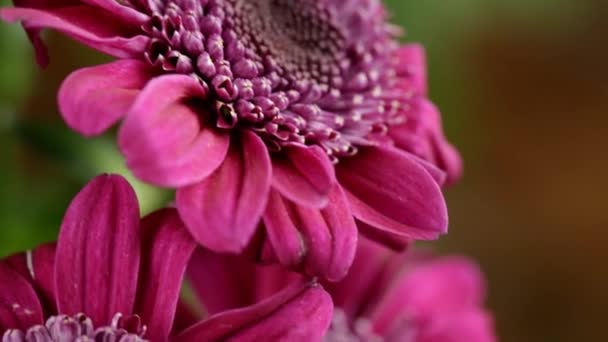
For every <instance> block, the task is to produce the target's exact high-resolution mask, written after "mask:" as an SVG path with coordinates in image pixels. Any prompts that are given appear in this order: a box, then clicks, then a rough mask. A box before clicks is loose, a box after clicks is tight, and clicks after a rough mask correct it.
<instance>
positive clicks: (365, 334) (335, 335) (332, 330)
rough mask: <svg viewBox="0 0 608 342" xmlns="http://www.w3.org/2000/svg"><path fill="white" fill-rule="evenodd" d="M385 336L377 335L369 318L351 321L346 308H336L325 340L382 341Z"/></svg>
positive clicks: (327, 341)
mask: <svg viewBox="0 0 608 342" xmlns="http://www.w3.org/2000/svg"><path fill="white" fill-rule="evenodd" d="M382 341H384V338H382V336H379V335H376V334H375V333H374V331H373V330H372V326H371V323H370V321H369V320H367V319H365V318H359V319H357V320H355V321H354V322H349V320H348V317H347V315H346V313H345V312H344V310H342V309H340V308H335V309H334V317H333V319H332V321H331V325H330V327H329V330H328V331H327V334H326V335H325V338H324V342H382Z"/></svg>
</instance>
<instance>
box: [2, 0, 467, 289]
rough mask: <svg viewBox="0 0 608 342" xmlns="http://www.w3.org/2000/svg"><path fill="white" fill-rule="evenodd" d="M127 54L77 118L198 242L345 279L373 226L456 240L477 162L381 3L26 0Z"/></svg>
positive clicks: (80, 92) (378, 231)
mask: <svg viewBox="0 0 608 342" xmlns="http://www.w3.org/2000/svg"><path fill="white" fill-rule="evenodd" d="M15 2H16V5H17V7H16V8H8V9H3V10H2V11H1V12H0V16H2V18H4V19H5V20H11V21H15V20H21V21H22V23H23V25H24V27H25V28H26V29H27V31H28V33H29V36H30V38H31V39H32V41H33V42H34V44H35V46H36V48H37V51H38V53H37V55H38V56H39V60H41V61H43V62H44V60H45V58H44V57H45V53H44V50H43V46H42V43H41V42H40V39H39V38H38V31H39V30H40V29H42V28H53V29H57V30H60V31H62V32H64V33H66V34H68V35H70V36H72V37H73V38H75V39H77V40H79V41H81V42H83V43H84V44H87V45H89V46H91V47H94V48H96V49H98V50H100V51H102V52H105V53H108V54H111V55H113V56H115V57H118V58H119V59H120V60H119V61H116V62H113V63H109V64H106V65H101V66H96V67H91V68H85V69H81V70H79V71H76V72H74V73H73V74H72V75H70V76H69V77H68V79H67V80H66V81H65V82H64V84H63V85H62V88H61V90H60V93H59V105H60V109H61V113H62V115H63V117H64V119H65V121H66V122H67V123H68V125H70V126H71V127H72V128H73V129H75V130H77V131H79V132H81V133H82V134H84V135H95V134H99V133H101V132H103V131H105V130H106V129H107V128H108V127H110V126H111V125H113V124H114V123H116V122H117V121H119V120H120V119H123V118H124V120H123V123H122V126H121V128H120V131H119V137H118V140H119V145H120V149H121V151H122V153H123V154H124V155H125V157H126V160H127V165H128V166H129V167H130V168H131V170H132V171H133V172H134V173H135V174H136V175H137V176H138V177H139V178H141V179H142V180H145V181H148V182H150V183H154V184H157V185H160V186H167V187H172V188H177V201H176V202H177V208H178V210H179V213H180V215H181V216H182V218H183V220H184V221H185V223H186V225H187V226H188V228H189V229H190V231H191V233H192V234H193V235H194V237H195V238H196V239H197V241H199V242H200V243H201V244H203V245H204V246H206V247H208V248H210V249H212V250H215V251H221V252H239V251H242V250H243V249H244V248H245V247H246V246H247V245H249V244H250V243H251V241H252V237H253V235H254V233H255V232H256V231H257V230H258V228H259V227H260V225H261V226H262V230H261V233H260V235H261V236H263V237H264V240H265V242H263V243H262V245H263V253H262V254H263V257H264V258H265V259H267V260H278V261H280V262H281V263H283V264H287V265H290V266H293V267H298V268H303V269H305V270H306V271H308V272H309V273H312V274H315V275H320V276H323V277H325V278H328V279H334V280H337V279H340V278H341V277H343V276H344V275H345V274H346V271H347V269H348V267H349V265H350V263H351V262H352V260H353V257H354V251H355V246H356V237H357V226H358V227H359V229H360V230H361V231H362V232H363V233H364V234H366V235H367V236H369V237H372V238H374V239H377V240H380V241H383V242H386V243H388V244H391V245H392V246H396V247H403V246H404V245H405V244H406V243H407V241H409V240H411V239H434V238H436V237H437V236H438V235H439V234H441V233H444V232H445V231H446V229H447V210H446V207H445V202H444V199H443V196H442V194H441V189H440V186H441V185H442V184H444V182H446V181H448V182H452V181H453V180H454V179H455V178H456V177H457V176H458V174H459V173H460V159H459V157H458V154H457V153H456V152H455V150H454V149H453V148H452V147H451V145H449V144H448V143H447V142H446V141H445V138H444V136H443V133H442V131H441V123H440V119H439V113H438V112H437V110H436V109H435V108H434V107H433V106H432V104H431V103H430V102H429V101H428V100H427V99H426V80H425V65H424V56H423V52H422V49H421V48H420V47H419V46H417V45H405V46H400V45H399V44H398V43H397V41H396V39H395V36H396V34H397V33H398V32H397V31H398V30H397V29H396V28H395V27H394V26H392V25H390V24H388V23H387V22H386V13H385V10H384V8H383V6H382V4H381V3H380V2H379V1H378V0H345V1H326V0H302V1H295V0H255V1H243V0H202V1H201V0H125V1H114V0H53V1H42V0H28V1H25V0H22V1H17V0H15Z"/></svg>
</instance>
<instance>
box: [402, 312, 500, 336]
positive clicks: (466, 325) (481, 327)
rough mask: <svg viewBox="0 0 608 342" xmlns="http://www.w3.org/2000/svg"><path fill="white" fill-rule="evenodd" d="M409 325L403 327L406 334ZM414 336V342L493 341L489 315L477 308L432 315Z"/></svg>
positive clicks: (492, 329)
mask: <svg viewBox="0 0 608 342" xmlns="http://www.w3.org/2000/svg"><path fill="white" fill-rule="evenodd" d="M408 328H409V327H404V330H405V332H404V334H403V335H405V336H406V334H407V330H408ZM420 330H421V331H420V332H419V333H418V335H417V336H416V342H462V341H467V342H495V341H497V338H496V335H495V333H494V331H495V329H494V322H493V319H492V317H491V315H490V314H489V313H487V312H485V311H483V310H481V309H479V308H476V309H469V310H465V311H458V312H451V313H446V314H444V315H441V316H439V317H434V318H433V319H432V321H431V322H429V324H428V326H425V327H424V329H420Z"/></svg>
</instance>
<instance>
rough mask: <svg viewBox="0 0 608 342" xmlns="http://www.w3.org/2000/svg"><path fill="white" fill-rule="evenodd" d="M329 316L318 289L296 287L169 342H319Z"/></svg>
mask: <svg viewBox="0 0 608 342" xmlns="http://www.w3.org/2000/svg"><path fill="white" fill-rule="evenodd" d="M332 312H333V306H332V303H331V297H330V296H329V295H328V294H327V292H325V291H324V290H323V289H322V288H321V287H320V286H318V285H317V284H316V283H307V284H304V285H301V284H296V285H294V286H291V287H289V288H287V289H285V290H283V291H282V292H280V293H278V294H276V295H274V296H272V297H270V298H268V299H266V300H264V301H262V302H260V303H258V304H256V305H254V306H251V307H247V308H242V309H236V310H232V311H227V312H224V313H221V314H218V315H215V316H213V317H211V318H209V319H207V320H205V321H203V322H201V323H199V324H197V325H195V326H193V327H191V328H189V329H188V330H186V331H184V332H183V333H182V334H180V335H178V336H176V337H175V338H174V339H173V341H183V342H189V341H241V342H247V341H252V342H253V341H294V342H298V341H320V340H321V338H322V337H323V335H325V332H326V331H327V328H328V327H329V324H330V322H331V317H332Z"/></svg>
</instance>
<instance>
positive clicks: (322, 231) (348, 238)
mask: <svg viewBox="0 0 608 342" xmlns="http://www.w3.org/2000/svg"><path fill="white" fill-rule="evenodd" d="M271 202H272V203H271V204H269V207H268V209H267V212H266V214H265V219H264V223H265V224H266V232H267V235H268V238H269V240H270V243H271V245H272V247H273V249H274V250H275V251H276V253H277V256H278V258H279V260H280V261H281V263H283V264H286V265H291V266H299V264H300V263H301V264H302V267H304V269H305V270H306V272H307V273H308V274H310V275H313V276H321V277H324V278H325V279H328V280H330V281H337V280H339V279H341V278H342V277H344V276H345V275H346V272H347V271H348V269H349V267H350V265H351V263H352V261H353V259H354V256H355V250H356V245H357V226H356V224H355V222H354V219H353V216H352V214H351V212H350V209H349V205H348V202H347V200H346V197H345V195H344V193H343V192H342V189H341V188H340V187H339V186H338V185H335V186H334V187H333V188H332V190H331V192H330V193H329V204H328V205H327V206H326V207H325V208H323V209H315V208H311V207H304V206H300V205H297V204H295V203H292V202H290V201H288V200H286V199H283V198H281V197H280V196H277V195H276V194H275V195H273V196H272V199H271ZM298 242H299V243H298Z"/></svg>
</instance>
